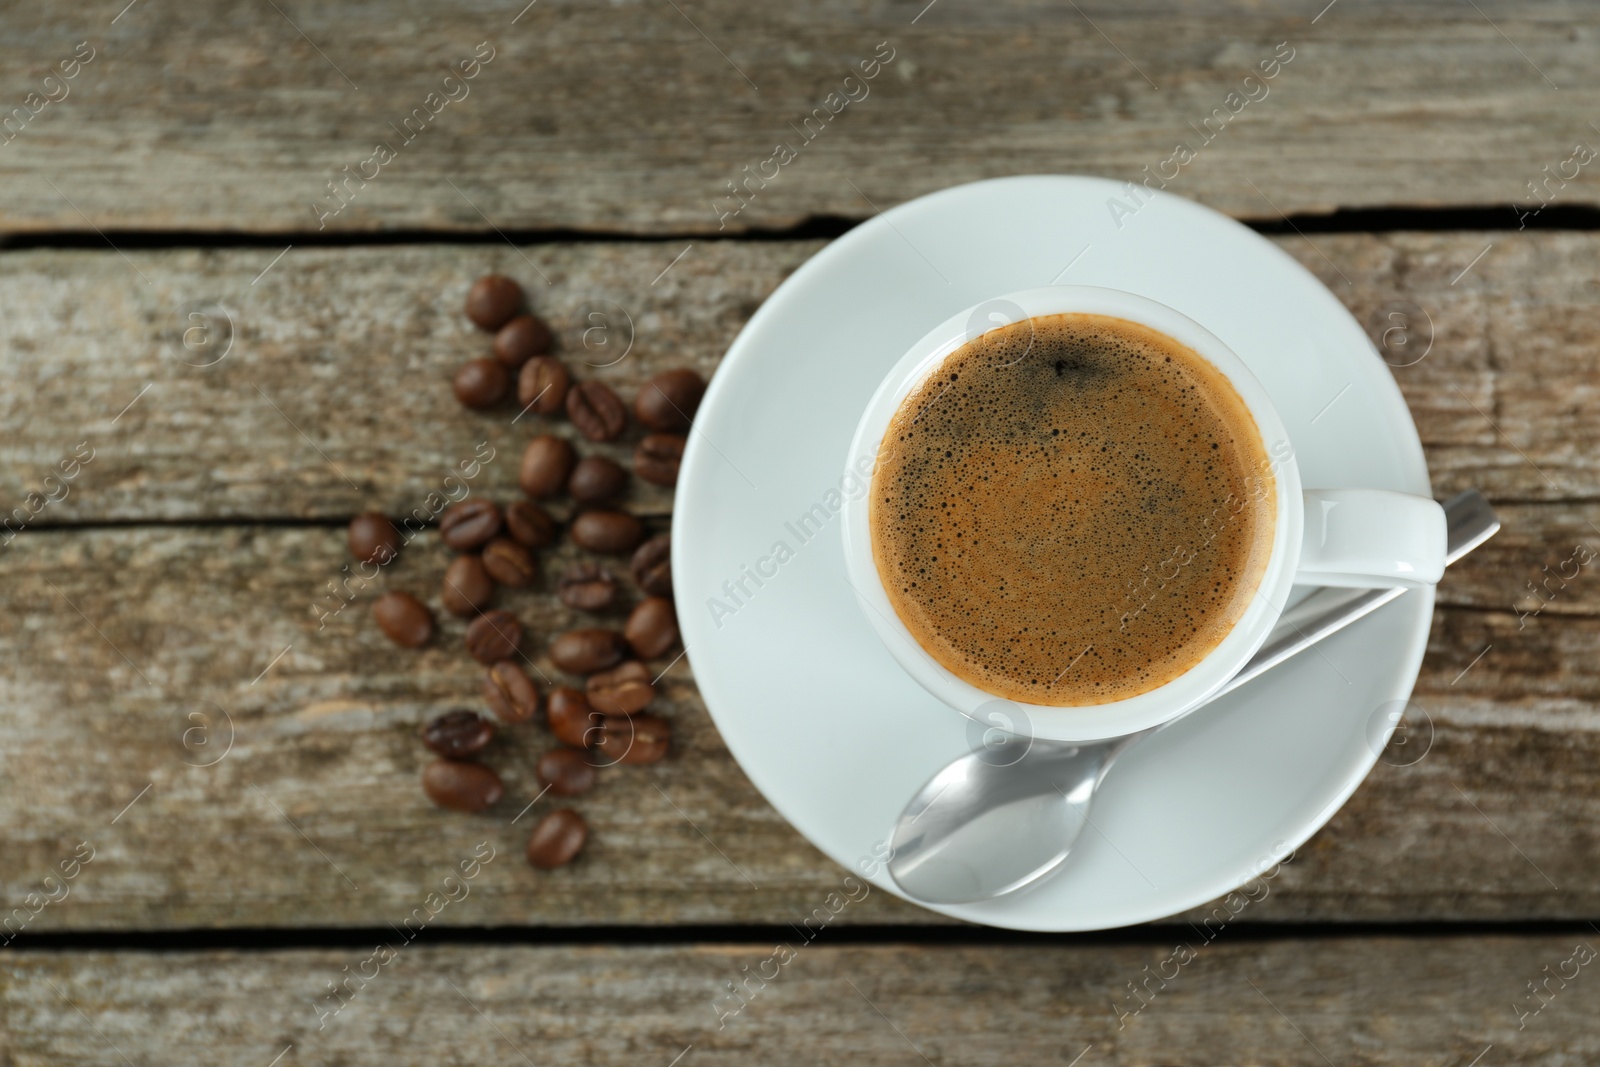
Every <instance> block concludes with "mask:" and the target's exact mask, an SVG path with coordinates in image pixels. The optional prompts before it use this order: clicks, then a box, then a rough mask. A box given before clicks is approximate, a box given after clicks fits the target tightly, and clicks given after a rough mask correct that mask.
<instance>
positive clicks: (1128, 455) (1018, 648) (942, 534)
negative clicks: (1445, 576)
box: [869, 314, 1276, 706]
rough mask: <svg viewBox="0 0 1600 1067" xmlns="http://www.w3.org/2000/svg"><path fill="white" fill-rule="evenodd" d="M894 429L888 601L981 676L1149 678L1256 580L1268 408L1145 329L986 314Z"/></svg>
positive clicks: (1268, 498)
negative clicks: (1258, 423)
mask: <svg viewBox="0 0 1600 1067" xmlns="http://www.w3.org/2000/svg"><path fill="white" fill-rule="evenodd" d="M884 443H885V446H886V447H885V448H884V450H883V452H882V453H881V455H880V460H879V464H878V467H877V470H876V471H875V472H874V475H873V481H872V493H873V495H872V500H871V504H870V509H869V510H870V517H869V523H870V525H871V527H872V543H873V552H874V556H875V558H876V562H877V565H878V570H879V573H880V574H881V575H882V576H883V578H884V585H885V587H886V589H887V590H888V593H889V599H890V602H891V603H892V604H893V605H894V608H895V611H896V612H897V614H899V616H900V618H901V619H902V620H903V621H904V622H905V624H906V626H907V627H908V628H909V629H910V630H911V632H912V634H913V635H914V636H915V637H916V638H917V641H918V642H919V643H920V644H921V645H922V646H923V647H924V648H925V649H926V650H927V651H928V653H929V654H930V655H932V656H933V657H934V659H936V660H937V661H938V662H939V663H940V664H942V665H943V666H944V667H946V668H947V669H949V670H951V671H953V672H954V673H955V674H957V675H958V676H960V677H962V678H964V679H965V680H967V681H969V682H971V683H972V684H973V685H976V686H977V687H978V688H980V689H983V690H986V691H987V692H990V693H993V694H996V695H998V696H1002V697H1006V698H1009V699H1013V700H1020V701H1025V702H1028V703H1035V704H1050V705H1074V706H1077V705H1091V704H1101V703H1107V702H1109V701H1113V700H1121V699H1124V698H1127V697H1131V696H1135V695H1137V694H1139V693H1143V692H1148V691H1149V690H1151V689H1155V688H1157V687H1158V686H1160V685H1163V684H1165V683H1166V682H1168V681H1170V680H1172V679H1173V678H1175V677H1177V676H1178V675H1179V674H1182V673H1183V672H1184V671H1186V670H1188V669H1189V668H1190V667H1192V666H1193V665H1194V664H1195V663H1197V662H1198V661H1199V660H1200V659H1201V658H1203V657H1204V656H1205V655H1206V654H1207V653H1208V652H1210V651H1211V650H1212V649H1213V648H1215V647H1216V645H1217V644H1218V642H1220V641H1221V639H1222V638H1223V637H1224V636H1225V635H1226V633H1227V631H1228V630H1229V629H1230V628H1231V627H1232V625H1233V624H1234V623H1235V622H1236V621H1237V620H1238V618H1239V616H1240V615H1242V614H1243V612H1244V609H1245V607H1247V606H1248V604H1249V601H1250V598H1251V597H1252V596H1253V595H1254V593H1255V590H1256V587H1257V585H1258V584H1259V582H1260V577H1261V572H1262V570H1263V569H1264V566H1265V562H1266V556H1267V553H1268V551H1269V549H1270V545H1271V541H1272V526H1273V521H1274V520H1273V515H1274V513H1275V509H1276V502H1275V497H1274V493H1275V489H1274V486H1273V481H1272V478H1271V475H1270V473H1269V470H1268V466H1267V460H1266V455H1265V453H1264V452H1263V450H1262V447H1261V444H1260V438H1259V435H1258V433H1257V432H1256V429H1255V422H1254V419H1253V418H1252V417H1251V415H1250V413H1249V410H1248V409H1247V408H1246V407H1245V405H1244V403H1243V401H1242V400H1241V399H1240V398H1239V396H1238V394H1237V393H1236V392H1235V391H1234V389H1233V387H1232V385H1230V384H1229V383H1228V382H1227V380H1226V379H1224V378H1223V377H1222V376H1221V375H1220V374H1219V373H1218V372H1217V371H1216V370H1215V369H1214V368H1212V367H1211V366H1210V365H1209V364H1208V363H1206V362H1205V361H1204V360H1202V359H1201V358H1200V357H1199V356H1198V355H1197V354H1195V353H1194V352H1192V351H1191V350H1189V349H1188V348H1186V347H1185V346H1183V345H1181V344H1179V343H1178V342H1176V341H1174V340H1172V339H1171V338H1169V337H1166V336H1165V335H1163V334H1160V333H1158V332H1156V331H1154V330H1151V329H1149V328H1147V327H1144V326H1141V325H1139V324H1136V323H1132V322H1128V321H1126V320H1122V319H1115V318H1110V317H1107V316H1098V315H1076V314H1075V315H1052V316H1040V317H1037V318H1033V319H1030V320H1026V321H1023V322H1018V323H1013V324H1011V325H1007V326H1004V327H1001V328H999V329H995V330H992V331H990V332H989V333H987V334H984V335H983V336H981V337H979V338H977V339H975V340H973V341H970V342H968V343H967V344H965V345H963V346H962V347H961V348H959V349H957V350H956V351H955V352H953V353H952V354H951V355H950V356H948V357H946V359H945V360H944V362H943V363H942V365H941V366H940V368H939V370H938V371H937V372H936V373H934V374H931V375H930V376H929V377H928V378H927V379H926V380H924V381H923V382H922V383H921V384H920V385H919V386H918V387H917V388H916V389H915V390H914V391H913V392H912V393H911V395H910V396H908V397H907V398H906V400H905V401H904V402H903V403H902V404H901V406H900V408H899V410H898V411H897V412H896V414H895V416H894V418H893V419H892V420H891V422H890V426H889V429H888V431H887V433H886V435H885V439H884Z"/></svg>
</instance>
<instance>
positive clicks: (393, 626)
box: [372, 593, 621, 659]
mask: <svg viewBox="0 0 1600 1067" xmlns="http://www.w3.org/2000/svg"><path fill="white" fill-rule="evenodd" d="M372 617H373V618H374V619H376V620H377V622H378V629H380V630H382V631H383V633H384V636H385V637H387V638H388V639H389V640H391V641H393V642H394V643H395V644H397V645H399V646H400V647H401V648H421V647H422V646H423V645H425V644H427V643H428V640H429V638H431V637H433V612H431V611H429V610H428V607H427V605H426V604H424V603H423V602H422V601H420V600H418V599H417V598H416V597H414V596H412V595H411V594H410V593H385V594H383V595H382V596H381V597H379V598H378V599H377V600H375V601H374V602H373V604H372ZM618 658H619V659H620V658H621V657H620V656H619V657H618Z"/></svg>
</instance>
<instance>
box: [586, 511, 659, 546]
mask: <svg viewBox="0 0 1600 1067" xmlns="http://www.w3.org/2000/svg"><path fill="white" fill-rule="evenodd" d="M572 540H573V542H574V543H575V544H577V546H578V547H579V548H587V549H588V550H589V551H590V552H604V553H607V554H608V555H614V556H620V555H623V554H625V553H628V552H632V551H633V550H634V549H635V548H637V547H639V542H640V541H643V540H644V523H642V522H640V521H639V520H638V519H636V518H634V517H633V516H632V515H629V514H628V513H627V512H626V511H604V510H600V509H598V508H597V509H593V510H590V511H585V512H583V513H581V514H580V515H579V516H578V517H577V518H575V519H573V520H572Z"/></svg>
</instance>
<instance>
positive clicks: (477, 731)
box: [422, 709, 494, 759]
mask: <svg viewBox="0 0 1600 1067" xmlns="http://www.w3.org/2000/svg"><path fill="white" fill-rule="evenodd" d="M493 740H494V725H493V724H492V723H490V722H489V720H488V719H485V718H484V717H483V716H482V715H479V714H478V713H477V712H475V711H467V710H465V709H462V710H460V711H447V712H445V713H444V714H443V715H440V716H437V717H436V718H432V719H429V720H428V722H427V724H426V725H425V726H423V728H422V743H423V744H424V745H427V746H428V748H430V749H432V750H433V751H434V752H437V753H438V754H439V755H441V756H449V757H450V758H451V759H460V758H461V757H463V756H470V755H472V754H473V753H474V752H476V751H478V750H479V749H481V748H483V746H485V745H487V744H488V743H489V742H490V741H493Z"/></svg>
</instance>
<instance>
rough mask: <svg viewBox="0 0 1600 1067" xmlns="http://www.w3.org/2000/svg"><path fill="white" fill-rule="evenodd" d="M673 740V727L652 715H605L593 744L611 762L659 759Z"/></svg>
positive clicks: (646, 761) (642, 761)
mask: <svg viewBox="0 0 1600 1067" xmlns="http://www.w3.org/2000/svg"><path fill="white" fill-rule="evenodd" d="M671 741H672V727H671V726H670V725H669V724H668V723H667V720H665V719H662V718H659V717H657V716H655V715H635V716H633V717H632V718H629V717H628V716H625V715H611V716H607V717H606V719H605V721H604V722H603V723H602V724H601V727H600V741H599V743H598V744H597V745H596V746H595V747H596V748H597V749H599V751H600V755H601V756H603V757H604V758H605V759H606V760H609V761H610V762H611V763H635V764H638V763H658V762H660V761H661V759H662V757H664V756H666V754H667V748H668V747H669V746H670V744H671Z"/></svg>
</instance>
